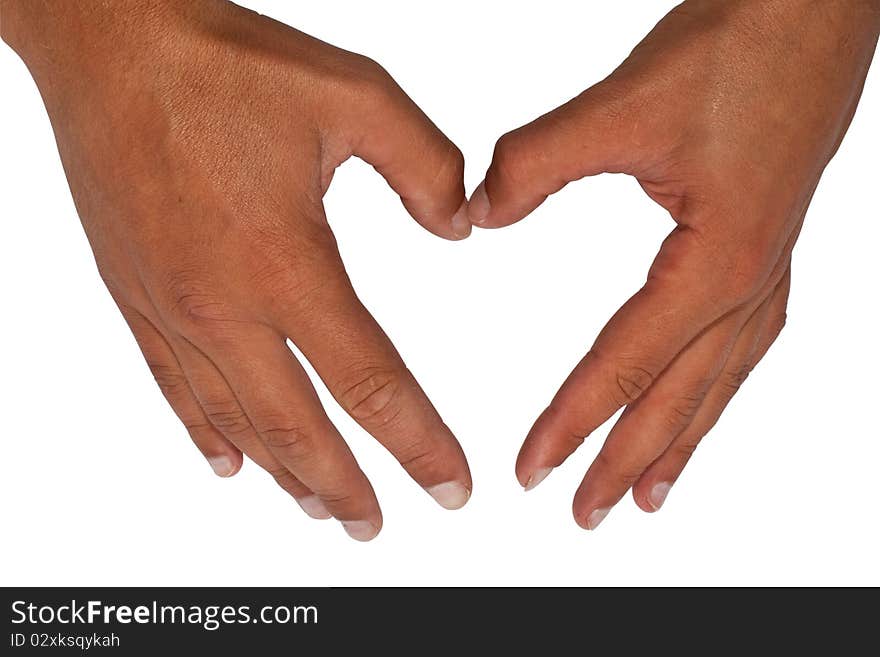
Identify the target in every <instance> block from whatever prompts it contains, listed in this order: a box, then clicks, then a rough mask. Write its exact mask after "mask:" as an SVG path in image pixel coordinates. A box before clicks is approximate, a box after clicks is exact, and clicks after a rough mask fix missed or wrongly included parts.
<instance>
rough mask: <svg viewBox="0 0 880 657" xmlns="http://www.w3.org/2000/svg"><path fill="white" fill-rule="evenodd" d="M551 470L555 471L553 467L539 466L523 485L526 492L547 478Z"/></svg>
mask: <svg viewBox="0 0 880 657" xmlns="http://www.w3.org/2000/svg"><path fill="white" fill-rule="evenodd" d="M551 472H553V468H538V469H537V470H535V471H534V472H533V473H532V474H531V475H530V476H529V478H528V481H526V485H525V486H523V490H524V491H526V492H528V491H530V490H532V489H533V488H534V487H535V486H537V485H538V484H540V483H541V482H542V481H544V480H545V479H546V478H547V475H548V474H550V473H551Z"/></svg>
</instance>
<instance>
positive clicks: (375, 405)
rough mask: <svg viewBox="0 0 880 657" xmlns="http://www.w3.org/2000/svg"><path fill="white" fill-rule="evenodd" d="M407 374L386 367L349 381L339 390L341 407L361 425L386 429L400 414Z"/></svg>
mask: <svg viewBox="0 0 880 657" xmlns="http://www.w3.org/2000/svg"><path fill="white" fill-rule="evenodd" d="M404 377H405V375H404V374H402V373H401V372H396V371H393V370H388V369H383V368H369V369H367V370H364V371H361V372H359V373H357V374H356V375H354V376H353V377H350V378H349V381H348V382H347V383H345V384H343V385H342V386H339V389H340V390H342V392H341V393H340V394H339V403H340V405H341V406H342V407H343V408H344V409H345V410H346V411H347V412H348V413H349V415H351V416H352V417H353V418H355V419H356V420H358V421H359V422H363V423H367V424H369V425H371V426H383V425H387V424H390V423H392V422H394V421H395V420H396V419H397V417H398V416H399V415H400V413H401V404H400V393H401V388H402V381H403V380H404Z"/></svg>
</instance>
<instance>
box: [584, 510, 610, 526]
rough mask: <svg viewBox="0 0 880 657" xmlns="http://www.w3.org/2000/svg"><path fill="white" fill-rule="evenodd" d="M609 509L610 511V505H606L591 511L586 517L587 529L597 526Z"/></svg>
mask: <svg viewBox="0 0 880 657" xmlns="http://www.w3.org/2000/svg"><path fill="white" fill-rule="evenodd" d="M609 511H611V507H610V506H606V507H605V508H604V509H596V510H595V511H593V512H592V513H591V514H590V515H589V517H588V518H587V529H590V530H593V529H596V527H598V526H599V523H600V522H602V521H603V520H605V516H607V515H608V512H609Z"/></svg>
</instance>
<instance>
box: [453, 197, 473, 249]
mask: <svg viewBox="0 0 880 657" xmlns="http://www.w3.org/2000/svg"><path fill="white" fill-rule="evenodd" d="M452 232H453V233H455V236H456V237H457V238H458V239H460V240H463V239H464V238H465V237H467V236H468V235H470V234H471V220H470V219H468V206H467V201H464V202H462V204H461V207H460V208H458V210H457V211H456V213H455V214H454V215H453V216H452Z"/></svg>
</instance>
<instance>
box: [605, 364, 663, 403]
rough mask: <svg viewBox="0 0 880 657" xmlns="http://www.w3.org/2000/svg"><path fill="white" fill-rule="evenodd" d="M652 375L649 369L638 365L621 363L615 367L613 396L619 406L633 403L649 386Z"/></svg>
mask: <svg viewBox="0 0 880 657" xmlns="http://www.w3.org/2000/svg"><path fill="white" fill-rule="evenodd" d="M653 382H654V375H653V374H652V373H651V371H650V370H648V369H646V368H644V367H640V366H638V365H623V366H619V367H618V368H617V373H616V375H615V380H614V383H615V387H614V393H613V394H614V396H615V401H616V402H617V404H618V405H619V406H626V405H627V404H631V403H633V402H634V401H635V400H637V399H638V398H639V397H641V396H642V394H643V393H644V392H645V390H647V389H648V388H650V387H651V384H652V383H653Z"/></svg>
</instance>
